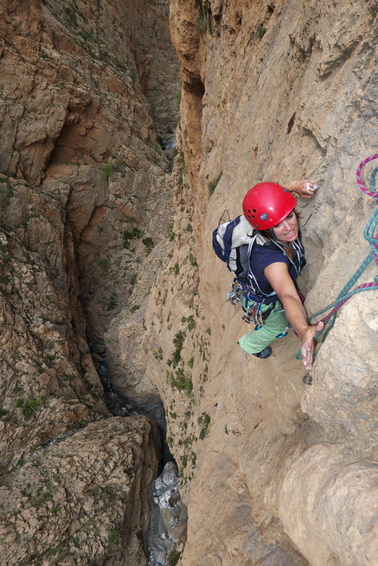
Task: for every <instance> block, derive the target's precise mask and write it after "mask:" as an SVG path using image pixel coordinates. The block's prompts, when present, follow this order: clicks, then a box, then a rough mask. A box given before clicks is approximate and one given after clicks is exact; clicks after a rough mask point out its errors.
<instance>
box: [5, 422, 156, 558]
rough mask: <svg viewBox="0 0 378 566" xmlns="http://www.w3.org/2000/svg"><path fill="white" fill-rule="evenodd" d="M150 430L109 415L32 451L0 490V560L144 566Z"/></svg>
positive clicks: (152, 459) (152, 464) (152, 465)
mask: <svg viewBox="0 0 378 566" xmlns="http://www.w3.org/2000/svg"><path fill="white" fill-rule="evenodd" d="M155 434H156V430H155V431H154V428H153V427H151V423H150V422H148V421H147V419H144V417H140V418H138V419H136V418H133V419H128V418H116V417H114V418H110V419H106V420H105V421H98V422H96V423H91V424H89V425H88V426H86V427H85V428H84V429H83V430H79V431H77V432H75V433H74V434H72V435H71V436H69V437H68V438H65V439H63V440H57V441H56V442H54V443H52V444H50V445H49V446H47V447H44V448H41V449H40V450H37V451H36V452H35V453H34V454H33V455H32V456H31V457H30V458H28V459H26V460H25V461H24V462H23V464H22V466H19V467H18V468H17V467H16V468H15V470H14V471H13V472H12V473H11V474H10V475H9V476H8V477H7V479H6V482H5V485H3V486H2V487H1V488H0V500H1V516H0V518H1V526H0V529H1V543H0V550H1V557H2V563H3V564H8V565H9V566H10V565H19V564H37V563H39V564H42V565H44V564H62V565H63V564H65V565H69V564H93V563H94V562H96V563H105V561H106V563H107V564H122V563H125V562H127V563H128V564H141V565H142V564H145V563H146V562H145V558H144V549H143V535H144V536H145V534H146V532H147V529H148V520H149V510H148V501H147V496H148V492H149V489H150V487H149V486H150V484H151V482H152V480H153V477H154V475H155V474H156V469H157V460H156V455H155V450H156V438H154V435H155Z"/></svg>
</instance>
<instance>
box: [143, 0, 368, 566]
mask: <svg viewBox="0 0 378 566" xmlns="http://www.w3.org/2000/svg"><path fill="white" fill-rule="evenodd" d="M171 32H172V37H173V42H174V44H175V47H176V50H177V53H178V56H179V59H180V65H181V76H182V82H183V90H182V103H181V130H180V134H181V146H180V154H179V156H178V157H177V158H176V189H175V213H176V215H175V224H174V228H173V233H174V237H173V238H172V241H173V249H172V254H173V255H172V257H171V259H170V261H169V262H168V264H167V265H166V268H165V270H162V271H161V273H160V276H159V279H158V281H157V287H156V290H155V292H154V293H153V294H152V296H151V299H150V303H149V305H150V306H149V311H148V316H147V319H146V322H147V334H146V338H145V340H144V346H145V354H146V356H149V359H150V360H151V361H150V363H148V365H147V369H146V377H148V379H149V380H150V381H151V382H152V383H155V384H156V385H157V387H158V389H159V391H160V392H161V395H162V397H163V398H164V399H165V404H166V409H167V418H168V425H169V426H168V440H169V442H170V444H171V446H172V450H173V451H174V454H175V456H176V459H177V461H178V463H179V465H180V469H181V473H182V489H183V493H184V496H185V501H186V502H187V504H188V512H189V524H188V542H187V545H186V547H185V551H184V553H183V557H182V564H184V565H186V566H189V565H190V566H191V565H193V564H196V565H198V566H202V565H203V566H205V565H206V566H212V565H214V566H215V565H218V564H223V565H229V566H231V565H234V564H238V565H243V564H248V565H251V564H256V565H257V564H277V565H282V564H307V563H309V564H312V565H314V566H315V565H316V566H323V565H324V566H325V565H327V566H331V565H332V566H341V565H344V564H361V565H362V564H373V563H374V560H375V558H374V557H375V556H377V555H378V549H377V540H378V539H377V536H376V534H377V523H376V515H375V514H374V502H376V500H377V484H376V470H377V467H376V466H377V460H376V454H377V439H376V432H375V431H376V425H377V420H376V387H377V382H378V367H377V357H376V347H375V343H376V332H377V327H376V322H375V321H376V318H377V314H378V313H377V301H376V300H375V299H376V297H375V292H374V293H365V294H360V295H356V296H354V297H353V299H352V300H350V301H349V303H348V304H347V305H345V306H344V307H343V310H342V312H341V314H340V316H339V318H338V320H337V322H336V325H335V327H334V328H333V330H332V331H331V332H330V334H329V336H328V338H327V341H326V342H325V344H324V345H323V346H322V347H321V348H320V351H319V353H318V355H317V360H316V363H315V366H314V369H313V371H312V379H313V384H312V385H311V386H306V385H304V383H303V381H302V377H303V375H304V373H305V372H304V369H303V366H302V364H301V362H300V361H297V360H296V359H295V354H296V353H297V351H298V348H299V343H298V340H297V338H296V337H295V336H293V335H289V336H288V337H287V338H285V339H283V340H277V341H276V342H274V344H273V352H274V355H273V356H272V357H271V358H269V359H268V360H258V359H255V358H253V359H252V360H247V359H246V357H245V355H244V353H243V352H242V351H241V350H240V349H238V347H237V345H236V341H237V339H238V337H240V336H241V335H242V334H244V333H245V332H247V331H248V327H246V325H245V323H243V322H242V321H241V312H240V311H238V310H237V309H235V308H234V307H232V306H231V305H230V304H228V303H226V302H225V297H226V294H227V291H228V290H229V288H230V283H231V277H230V275H229V274H228V272H227V270H226V268H225V266H224V265H221V264H220V262H219V261H218V260H217V258H216V257H215V255H214V254H213V252H212V249H211V231H212V230H213V228H214V227H215V226H216V225H217V223H218V220H219V219H220V218H221V217H222V215H223V213H224V211H225V209H227V211H228V212H229V214H230V216H231V218H232V217H234V216H236V215H238V214H240V211H241V210H240V209H241V201H242V198H243V196H244V194H245V192H246V191H247V190H248V189H249V188H250V187H251V186H252V185H253V184H255V183H256V182H259V181H262V180H267V179H271V180H276V181H288V180H294V179H301V178H305V177H307V178H314V179H316V180H317V181H318V184H319V186H320V189H319V191H318V192H317V194H316V196H315V198H314V199H312V200H311V201H308V200H306V201H305V200H301V199H298V207H297V208H298V211H299V213H300V218H301V224H302V227H303V238H304V244H305V247H306V252H307V257H308V265H307V267H306V269H305V272H304V274H303V276H302V277H301V282H300V284H301V287H302V289H303V291H304V292H305V293H306V295H307V300H306V307H307V309H308V311H309V312H310V313H313V312H315V311H317V310H319V309H321V308H323V307H325V306H326V305H328V304H329V303H331V302H332V301H333V300H334V299H335V298H336V296H337V294H338V293H339V292H340V290H341V288H342V287H343V286H344V284H345V283H346V282H347V281H348V279H349V278H350V277H351V276H352V275H353V274H354V273H355V271H356V269H357V268H358V267H359V265H360V263H361V261H362V259H363V258H364V257H366V255H367V254H368V253H369V246H368V243H367V242H366V240H364V237H363V229H364V226H365V224H366V222H367V220H368V219H369V217H370V215H371V214H372V213H373V210H374V206H375V205H374V202H373V199H371V198H368V197H367V196H366V195H365V194H363V193H362V192H361V191H360V189H359V188H358V186H357V184H356V181H355V171H356V169H357V166H358V164H359V163H360V161H362V159H364V158H365V157H367V156H369V155H372V154H374V153H376V143H375V132H376V131H377V112H376V105H375V102H374V101H375V100H376V99H377V87H376V56H377V51H376V42H377V33H376V32H377V10H376V5H375V2H372V1H368V2H364V3H356V2H351V1H349V0H345V1H343V2H319V1H317V2H305V3H303V2H297V1H292V2H284V1H279V0H278V1H274V2H265V1H263V0H261V1H254V2H230V1H227V0H224V1H219V0H209V1H203V2H199V1H195V0H191V1H188V2H185V3H183V2H179V1H178V0H177V1H176V0H173V1H172V2H171ZM373 166H374V164H373V165H370V169H369V166H367V167H366V168H365V170H364V175H365V178H366V180H368V178H369V174H370V172H371V170H372V168H373ZM366 182H367V181H366ZM197 265H198V270H197V267H196V266H197ZM197 274H198V276H197ZM375 274H376V268H375V267H374V264H373V263H372V264H371V265H370V266H369V267H368V269H367V270H366V271H365V272H364V273H363V275H362V277H361V279H360V280H359V282H358V283H364V282H368V281H372V279H373V277H374V275H375ZM152 356H153V358H152Z"/></svg>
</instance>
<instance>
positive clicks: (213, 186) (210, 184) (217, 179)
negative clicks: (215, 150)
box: [209, 171, 223, 197]
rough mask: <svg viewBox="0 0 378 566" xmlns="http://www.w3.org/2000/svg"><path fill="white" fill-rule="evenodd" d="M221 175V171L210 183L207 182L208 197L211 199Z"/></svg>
mask: <svg viewBox="0 0 378 566" xmlns="http://www.w3.org/2000/svg"><path fill="white" fill-rule="evenodd" d="M222 175H223V171H221V172H220V173H219V175H217V176H216V177H215V178H214V179H213V180H212V181H210V182H209V197H211V195H212V194H213V192H214V191H215V189H216V188H217V185H218V183H219V181H220V180H221V177H222Z"/></svg>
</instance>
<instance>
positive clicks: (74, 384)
mask: <svg viewBox="0 0 378 566" xmlns="http://www.w3.org/2000/svg"><path fill="white" fill-rule="evenodd" d="M0 10H1V18H0V39H1V43H0V124H1V133H2V135H1V147H0V172H1V175H0V241H1V245H0V305H1V306H0V320H1V327H0V368H1V370H0V372H1V386H0V387H1V400H0V418H1V420H0V427H1V437H0V443H1V449H2V460H1V477H2V485H1V495H0V498H1V520H0V529H1V533H2V535H1V537H0V547H1V548H0V554H1V562H2V564H4V566H5V565H16V564H17V565H19V564H21V563H22V564H61V565H63V564H67V565H68V564H81V565H84V564H94V563H96V564H103V563H106V564H119V563H123V562H124V561H127V562H128V563H129V564H130V565H131V564H138V565H143V564H146V561H147V558H146V551H147V549H146V540H145V535H146V532H147V529H148V524H149V508H148V497H149V492H150V487H151V482H152V480H153V478H154V477H155V475H156V473H157V470H158V462H159V458H160V455H159V446H160V444H159V443H160V441H159V435H158V433H157V429H156V426H155V425H154V424H153V423H151V422H150V421H149V420H148V419H145V418H142V417H133V416H127V417H126V418H125V419H123V420H122V419H119V418H117V417H113V416H112V415H111V414H110V412H109V410H108V409H107V407H106V405H105V402H104V390H103V386H102V384H101V382H100V378H99V373H98V371H99V370H101V371H102V372H103V368H104V365H105V364H106V352H105V346H104V333H105V329H106V326H107V325H108V324H109V322H110V321H111V320H112V319H113V318H115V317H116V316H117V315H118V314H119V312H120V311H121V309H122V308H123V307H124V306H125V305H128V309H129V310H128V312H129V313H133V312H135V313H137V316H138V321H139V322H138V324H139V328H141V327H142V323H141V322H140V321H141V320H142V318H143V314H139V313H143V312H144V310H145V301H146V296H147V295H148V292H149V286H150V285H151V282H152V279H153V276H154V270H155V271H156V268H157V265H158V264H159V261H161V257H164V254H165V251H164V249H165V246H166V244H165V241H166V240H168V235H169V230H170V229H169V219H170V217H171V210H172V206H171V193H172V190H171V185H170V174H169V162H168V160H167V157H166V155H165V153H164V151H163V147H165V146H166V145H167V144H168V142H169V141H170V140H171V139H172V137H173V132H174V129H175V127H176V124H177V119H178V117H177V93H178V89H179V86H178V85H179V79H178V64H177V60H176V58H175V54H174V51H173V47H172V45H171V44H170V41H169V27H168V3H167V2H165V1H162V2H153V3H151V2H139V1H138V2H134V1H132V0H130V2H124V1H119V2H118V1H115V2H113V1H110V2H107V1H104V2H102V1H97V0H95V1H87V0H83V1H80V0H77V1H73V2H71V1H67V2H60V1H59V2H56V1H54V0H46V1H45V0H44V1H39V0H31V2H27V3H23V2H22V3H20V2H13V1H12V0H6V1H5V2H2V4H1V9H0ZM138 280H139V283H140V284H139V285H138V286H136V285H135V284H136V282H137V281H138ZM135 289H137V291H136V293H135V295H137V294H138V293H139V297H140V298H139V299H138V300H137V299H136V298H134V299H133V298H132V297H133V292H134V290H135ZM138 310H139V313H138V312H137V311H138ZM122 409H123V410H122V414H125V413H126V414H128V413H127V407H123V408H122Z"/></svg>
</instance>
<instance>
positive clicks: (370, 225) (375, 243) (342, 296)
mask: <svg viewBox="0 0 378 566" xmlns="http://www.w3.org/2000/svg"><path fill="white" fill-rule="evenodd" d="M377 157H378V156H377ZM374 158H375V157H374ZM370 159H372V158H370ZM363 164H364V162H363V163H362V164H361V166H362V165H363ZM361 166H360V167H361ZM358 173H359V170H358ZM377 173H378V167H376V168H375V169H374V171H373V172H372V174H371V177H370V187H371V193H373V196H374V198H375V200H376V201H377V198H376V195H377V192H376V190H375V178H376V175H377ZM357 180H359V177H358V175H357ZM365 192H366V191H365ZM377 204H378V201H377ZM377 224H378V209H376V210H375V211H374V212H373V214H372V216H371V217H370V219H369V220H368V222H367V224H366V226H365V229H364V238H365V239H366V240H367V241H368V242H369V245H370V246H371V248H372V251H371V252H370V253H369V254H368V256H367V257H366V258H365V259H364V261H363V262H362V264H361V265H360V267H359V268H358V269H357V270H356V272H355V274H354V275H353V276H352V277H351V278H350V279H349V281H348V282H347V284H346V285H345V286H344V287H343V288H342V290H341V291H340V293H339V294H338V296H337V298H336V300H335V301H334V302H333V303H331V304H330V305H328V306H327V307H325V308H324V309H322V310H320V311H318V312H316V313H315V314H313V315H311V316H310V317H309V319H308V321H309V322H310V321H311V320H312V319H314V318H316V317H317V316H319V315H321V314H323V313H325V312H327V311H329V310H331V309H333V310H332V311H331V313H330V314H328V315H327V316H326V317H324V318H323V319H321V320H322V321H323V322H324V328H322V329H321V330H319V332H318V333H317V334H316V336H315V338H314V339H315V340H318V338H320V337H321V341H320V344H322V343H323V342H324V340H325V339H326V337H327V335H328V333H329V331H330V330H331V329H332V328H333V326H334V324H335V322H336V318H337V315H338V311H339V309H340V308H341V306H342V305H343V304H344V303H345V302H346V301H348V300H349V299H350V298H351V297H353V295H356V294H357V293H362V292H364V291H377V290H378V276H377V277H375V278H374V282H372V283H366V284H364V285H360V286H359V287H357V288H356V289H354V290H353V291H350V289H351V288H352V287H353V285H354V284H355V283H356V281H357V280H358V279H359V278H360V277H361V275H362V273H363V272H364V271H365V269H366V268H367V267H368V265H370V263H371V262H372V261H373V259H375V261H376V262H377V264H378V251H377V250H378V235H377V236H374V231H375V228H376V226H377ZM349 291H350V292H349ZM327 325H328V326H327ZM314 355H316V354H314ZM295 357H296V358H297V359H298V360H301V359H302V356H301V352H300V351H299V352H298V353H297V355H296V356H295Z"/></svg>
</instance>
